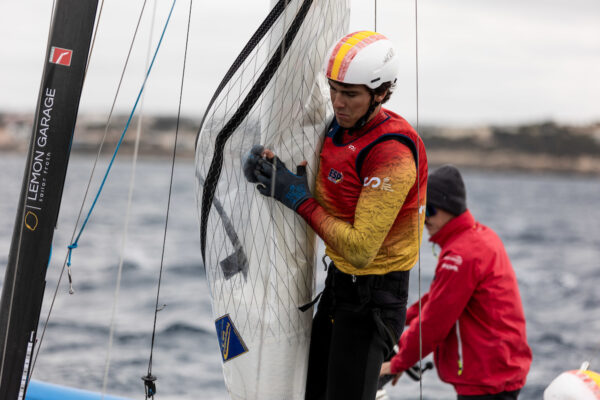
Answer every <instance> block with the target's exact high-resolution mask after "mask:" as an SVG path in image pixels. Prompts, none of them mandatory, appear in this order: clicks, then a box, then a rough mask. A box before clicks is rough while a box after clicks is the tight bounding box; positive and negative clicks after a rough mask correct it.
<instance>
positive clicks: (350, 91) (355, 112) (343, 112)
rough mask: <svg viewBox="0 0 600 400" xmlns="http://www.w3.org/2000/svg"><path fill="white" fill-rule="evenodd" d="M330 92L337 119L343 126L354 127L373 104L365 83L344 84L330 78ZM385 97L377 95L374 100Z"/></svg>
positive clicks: (378, 100)
mask: <svg viewBox="0 0 600 400" xmlns="http://www.w3.org/2000/svg"><path fill="white" fill-rule="evenodd" d="M329 93H330V95H331V104H332V105H333V111H334V112H335V119H336V120H337V122H338V124H339V125H340V126H341V127H342V128H352V127H353V126H354V125H355V124H356V122H357V121H358V120H359V119H360V118H361V117H362V116H363V115H365V114H366V112H367V110H368V109H369V105H370V104H371V93H370V92H369V90H368V89H367V87H366V86H365V85H347V84H344V85H342V84H341V83H339V82H336V81H333V80H331V79H330V80H329ZM383 97H384V96H375V98H374V100H375V101H377V102H380V101H381V100H383ZM370 117H371V116H369V119H370Z"/></svg>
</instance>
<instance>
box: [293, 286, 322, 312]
mask: <svg viewBox="0 0 600 400" xmlns="http://www.w3.org/2000/svg"><path fill="white" fill-rule="evenodd" d="M322 294H323V291H322V290H321V292H320V293H319V294H318V295H317V296H316V297H315V298H314V299H312V300H311V301H310V302H308V303H306V304H305V305H303V306H300V307H298V310H300V311H302V312H306V311H307V310H308V309H309V308H311V307H312V306H314V305H315V304H316V302H317V301H319V299H320V298H321V295H322Z"/></svg>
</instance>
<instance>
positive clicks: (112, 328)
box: [102, 1, 157, 399]
mask: <svg viewBox="0 0 600 400" xmlns="http://www.w3.org/2000/svg"><path fill="white" fill-rule="evenodd" d="M156 4H157V2H156V1H155V2H154V7H153V9H152V18H151V20H150V34H149V36H148V49H147V53H146V63H145V66H144V72H145V71H148V67H149V65H150V59H151V57H152V33H153V32H154V21H155V20H156ZM144 98H145V92H142V97H141V99H140V106H139V114H138V125H137V130H136V136H135V144H134V148H133V156H132V160H131V177H130V179H129V192H128V195H127V208H126V212H125V222H124V224H123V236H122V239H121V249H120V251H119V267H118V269H117V280H116V283H115V293H114V296H113V305H112V310H111V315H110V331H109V334H108V348H107V350H106V362H105V365H104V377H103V379H102V399H104V395H105V393H106V388H107V386H108V373H109V371H110V363H111V355H112V347H113V342H114V335H115V326H116V315H117V306H118V304H119V294H120V292H121V278H122V276H123V261H124V259H125V247H126V246H127V237H128V232H129V221H130V219H131V205H132V204H133V191H134V188H135V173H136V168H137V160H138V154H139V146H140V138H141V136H142V121H143V115H144V112H143V110H144Z"/></svg>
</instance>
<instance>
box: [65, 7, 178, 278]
mask: <svg viewBox="0 0 600 400" xmlns="http://www.w3.org/2000/svg"><path fill="white" fill-rule="evenodd" d="M176 3H177V0H173V4H172V6H171V10H170V11H169V16H168V17H167V20H166V22H165V25H164V28H163V31H162V34H161V36H160V39H159V41H158V44H157V46H156V50H155V51H154V56H153V57H152V62H151V63H150V67H149V68H148V71H147V73H146V76H145V77H144V81H143V83H142V87H141V88H140V91H139V93H138V95H137V98H136V100H135V103H134V105H133V108H132V110H131V113H130V114H129V118H128V119H127V123H126V124H125V128H124V129H123V133H122V134H121V137H120V138H119V141H118V142H117V146H116V148H115V151H114V153H113V155H112V157H111V159H110V162H109V164H108V168H107V169H106V173H105V174H104V177H103V178H102V183H101V184H100V187H99V188H98V192H97V193H96V197H95V198H94V201H93V203H92V206H91V207H90V209H89V211H88V214H87V216H86V217H85V220H84V221H83V224H82V225H81V228H80V229H79V233H78V234H77V237H76V238H75V241H74V242H72V244H70V245H69V246H68V249H69V251H68V253H67V267H69V266H71V254H72V252H73V250H74V249H76V248H77V246H78V242H79V239H80V238H81V235H82V233H83V231H84V229H85V227H86V226H87V223H88V222H89V219H90V217H91V215H92V212H93V211H94V208H95V207H96V204H97V203H98V199H99V198H100V194H101V193H102V189H104V185H105V184H106V180H107V179H108V175H109V174H110V170H111V168H112V166H113V164H114V161H115V158H116V157H117V153H118V152H119V148H120V147H121V144H122V143H123V139H124V138H125V133H127V130H128V129H129V125H130V124H131V120H132V119H133V115H134V114H135V111H136V109H137V106H138V104H139V102H140V98H141V96H142V93H143V92H144V89H145V87H146V83H147V82H148V77H149V76H150V72H152V67H153V66H154V62H155V61H156V56H157V55H158V50H160V46H161V44H162V41H163V38H164V36H165V32H166V30H167V27H168V26H169V21H170V20H171V15H172V14H173V9H174V8H175V4H176Z"/></svg>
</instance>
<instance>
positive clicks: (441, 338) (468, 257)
mask: <svg viewBox="0 0 600 400" xmlns="http://www.w3.org/2000/svg"><path fill="white" fill-rule="evenodd" d="M429 240H430V241H432V242H434V243H437V244H439V245H440V246H441V247H442V251H441V254H440V256H439V259H438V264H437V267H436V270H435V278H434V279H433V282H432V283H431V287H430V289H429V292H428V293H426V294H425V295H424V296H423V298H422V300H421V314H422V328H421V329H422V333H423V357H425V356H426V355H428V354H429V353H431V352H432V351H433V352H434V362H435V365H436V367H437V371H438V375H439V376H440V379H441V380H442V381H444V382H447V383H450V384H452V385H453V386H454V388H455V390H456V392H457V393H458V394H459V395H466V396H469V395H482V394H494V393H500V392H503V391H512V390H517V389H520V388H522V387H523V386H524V385H525V380H526V376H527V372H528V371H529V366H530V364H531V349H530V348H529V346H528V344H527V337H526V333H525V316H524V314H523V307H522V304H521V296H520V295H519V288H518V286H517V279H516V276H515V273H514V270H513V268H512V266H511V263H510V260H509V259H508V255H507V254H506V251H505V249H504V246H503V245H502V242H501V240H500V238H499V237H498V236H497V235H496V234H495V233H494V231H492V230H491V229H490V228H488V227H486V226H484V225H482V224H480V223H478V222H476V221H475V219H474V218H473V216H472V215H471V213H470V212H469V210H467V211H465V212H464V213H463V214H461V215H459V216H458V217H455V218H453V219H452V220H450V221H449V222H448V223H446V225H444V226H443V227H442V228H441V229H440V230H439V231H438V232H437V233H436V234H435V235H433V236H432V237H431V238H430V239H429ZM418 313H419V309H418V303H415V304H413V305H412V306H411V307H410V308H409V310H408V312H407V319H406V323H407V325H409V327H408V328H407V329H406V330H405V331H404V333H403V335H402V337H401V338H400V341H399V343H398V345H399V352H398V354H396V355H395V356H394V357H393V358H392V360H391V370H392V373H398V372H401V371H405V370H406V369H408V368H409V367H411V366H412V365H414V364H416V363H417V362H418V361H419V318H418Z"/></svg>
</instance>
